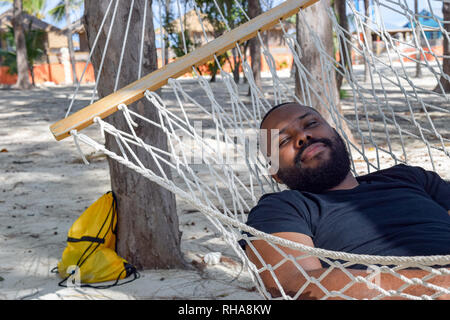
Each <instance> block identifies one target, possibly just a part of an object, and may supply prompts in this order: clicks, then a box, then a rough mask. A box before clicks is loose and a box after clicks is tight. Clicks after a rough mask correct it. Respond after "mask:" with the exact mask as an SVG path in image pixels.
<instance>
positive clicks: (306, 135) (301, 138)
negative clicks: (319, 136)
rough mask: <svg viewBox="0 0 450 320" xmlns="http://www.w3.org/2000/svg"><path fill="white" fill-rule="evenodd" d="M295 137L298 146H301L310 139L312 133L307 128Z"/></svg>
mask: <svg viewBox="0 0 450 320" xmlns="http://www.w3.org/2000/svg"><path fill="white" fill-rule="evenodd" d="M295 139H296V141H295V145H296V147H298V148H301V147H302V146H303V145H304V144H305V143H306V142H307V141H308V140H309V139H311V133H310V132H309V131H307V130H299V131H298V132H297V134H296V137H295Z"/></svg>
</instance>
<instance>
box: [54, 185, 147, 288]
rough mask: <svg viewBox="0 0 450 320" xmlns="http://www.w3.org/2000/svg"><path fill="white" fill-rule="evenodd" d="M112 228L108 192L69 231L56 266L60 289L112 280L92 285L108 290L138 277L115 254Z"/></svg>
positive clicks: (111, 198) (113, 213) (111, 201)
mask: <svg viewBox="0 0 450 320" xmlns="http://www.w3.org/2000/svg"><path fill="white" fill-rule="evenodd" d="M116 225H117V208H116V200H115V197H114V194H113V193H112V192H108V193H106V194H104V195H103V196H102V197H100V198H99V199H98V200H97V201H96V202H94V203H93V204H92V205H91V206H90V207H89V208H87V209H86V211H84V212H83V213H82V214H81V216H80V217H79V218H78V219H77V220H76V221H75V223H74V224H73V225H72V227H71V228H70V230H69V232H68V236H67V247H66V248H65V249H64V252H63V254H62V259H61V261H60V262H59V263H58V266H57V270H58V273H59V275H60V276H61V277H62V278H63V280H62V281H61V282H60V283H59V284H60V285H61V286H66V285H63V283H64V282H66V281H71V282H72V284H75V282H78V283H77V284H76V285H80V286H88V287H89V286H90V287H92V285H86V284H89V283H96V282H104V281H112V280H115V281H116V282H115V283H114V284H112V285H107V286H95V288H108V287H111V286H114V285H117V284H118V281H119V280H120V279H124V278H126V277H128V276H130V275H132V274H133V275H134V278H133V279H132V280H134V279H136V278H137V277H138V275H139V273H138V272H137V270H136V268H135V267H134V266H132V265H131V264H129V263H128V262H127V261H126V260H125V259H123V258H121V257H119V256H118V255H117V253H116V250H115V249H116V248H115V247H116ZM55 269H56V268H55ZM132 280H131V281H132ZM127 282H129V281H127ZM125 283H126V282H125ZM121 284H123V283H121Z"/></svg>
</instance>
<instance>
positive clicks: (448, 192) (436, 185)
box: [411, 167, 450, 210]
mask: <svg viewBox="0 0 450 320" xmlns="http://www.w3.org/2000/svg"><path fill="white" fill-rule="evenodd" d="M411 168H412V169H413V171H414V174H415V178H416V179H417V182H419V183H420V184H421V185H422V186H423V187H424V190H425V192H426V193H427V194H428V195H430V197H431V198H432V199H433V200H434V201H436V202H437V203H439V204H440V205H441V206H443V207H444V208H445V209H446V210H450V182H447V181H445V180H444V179H442V178H441V177H440V176H439V175H438V174H437V173H436V172H433V171H428V170H425V169H423V168H421V167H411Z"/></svg>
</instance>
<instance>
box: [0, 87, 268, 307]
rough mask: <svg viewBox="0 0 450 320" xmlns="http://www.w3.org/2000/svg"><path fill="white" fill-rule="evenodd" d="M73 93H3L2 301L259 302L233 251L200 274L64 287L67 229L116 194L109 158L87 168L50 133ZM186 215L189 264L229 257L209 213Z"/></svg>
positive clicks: (168, 273) (69, 144)
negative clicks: (61, 271) (59, 271)
mask: <svg viewBox="0 0 450 320" xmlns="http://www.w3.org/2000/svg"><path fill="white" fill-rule="evenodd" d="M73 89H74V88H73V87H55V88H43V89H34V90H32V91H28V92H20V91H7V90H1V91H0V150H3V152H1V153H0V172H2V174H1V175H0V186H1V187H0V261H1V263H0V277H1V279H0V299H261V298H262V297H261V296H260V295H259V293H258V292H257V291H255V288H254V285H253V283H252V282H251V281H250V278H249V277H248V274H246V273H244V272H241V270H242V268H241V264H240V263H238V262H237V259H236V257H234V256H233V255H232V254H231V253H230V254H229V253H227V251H225V252H223V255H222V257H223V258H222V260H221V262H220V263H219V264H217V265H213V266H206V265H205V268H204V269H203V271H202V272H200V271H182V270H159V271H142V272H141V273H140V274H141V277H140V279H138V280H136V281H134V282H131V283H128V284H125V285H123V286H117V287H113V288H111V289H105V290H97V289H91V288H62V287H59V286H58V282H59V281H60V278H59V277H58V276H57V275H56V274H54V273H51V272H50V271H51V269H52V268H53V267H55V266H56V264H57V262H58V260H59V259H60V258H61V254H62V251H63V250H64V248H65V244H66V243H65V240H66V237H67V231H68V230H69V228H70V226H71V225H72V223H73V222H74V221H75V220H76V218H77V217H78V216H79V215H80V214H81V213H82V212H83V211H84V210H85V208H86V207H88V206H89V205H90V204H92V203H93V202H94V201H95V200H97V199H98V198H99V197H100V196H101V195H102V194H103V193H105V192H107V191H109V190H110V185H109V171H108V167H107V162H106V160H105V157H103V156H101V157H98V158H94V159H92V158H91V159H90V160H91V164H90V165H89V166H85V165H84V164H82V162H81V159H80V156H79V155H78V153H77V150H76V148H75V145H74V143H73V140H71V139H67V140H64V141H61V142H56V141H55V140H54V139H53V137H52V135H51V133H50V131H49V125H50V124H52V123H53V122H55V121H57V120H59V119H61V118H63V117H64V113H65V110H66V106H67V98H68V97H69V96H70V94H71V93H72V92H73ZM88 89H89V88H84V89H83V90H85V91H86V92H87V90H88ZM87 130H90V129H87ZM5 149H6V150H5ZM188 209H189V208H186V207H183V206H182V205H179V206H178V213H179V217H180V230H181V231H182V232H183V238H182V250H183V252H184V253H185V256H186V260H187V261H194V260H195V261H196V262H197V263H199V264H204V263H203V262H202V261H203V257H204V255H205V254H207V253H208V252H214V251H216V250H219V249H220V251H223V246H224V243H223V241H221V239H220V235H218V234H215V233H214V231H213V228H212V226H211V225H209V224H208V222H207V221H205V220H206V219H204V218H203V215H201V214H200V213H199V212H194V213H190V212H189V210H188Z"/></svg>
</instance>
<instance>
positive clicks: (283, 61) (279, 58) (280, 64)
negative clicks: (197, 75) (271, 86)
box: [158, 53, 292, 76]
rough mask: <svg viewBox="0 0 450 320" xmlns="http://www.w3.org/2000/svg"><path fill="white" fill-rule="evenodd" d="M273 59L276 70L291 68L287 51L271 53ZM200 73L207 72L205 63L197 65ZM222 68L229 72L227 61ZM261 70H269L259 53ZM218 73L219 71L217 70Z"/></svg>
mask: <svg viewBox="0 0 450 320" xmlns="http://www.w3.org/2000/svg"><path fill="white" fill-rule="evenodd" d="M272 56H273V58H274V60H275V66H276V69H277V70H280V69H284V68H291V65H292V54H289V53H275V54H272ZM247 59H248V63H249V64H251V58H250V57H248V58H247ZM173 60H174V59H170V60H169V63H170V62H172V61H173ZM230 60H231V62H232V63H233V59H232V58H230ZM161 66H162V62H161V59H158V68H161ZM199 69H200V70H201V72H202V74H208V69H207V68H206V65H202V66H200V67H199ZM222 69H223V70H225V71H226V72H231V70H232V69H231V66H230V64H229V63H228V61H226V62H225V64H224V65H223V66H222ZM240 71H241V72H242V66H241V67H240ZM261 71H262V72H266V71H269V66H268V65H267V62H266V59H265V58H264V55H261ZM219 73H220V72H219ZM185 76H191V73H190V72H188V73H186V74H185Z"/></svg>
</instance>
